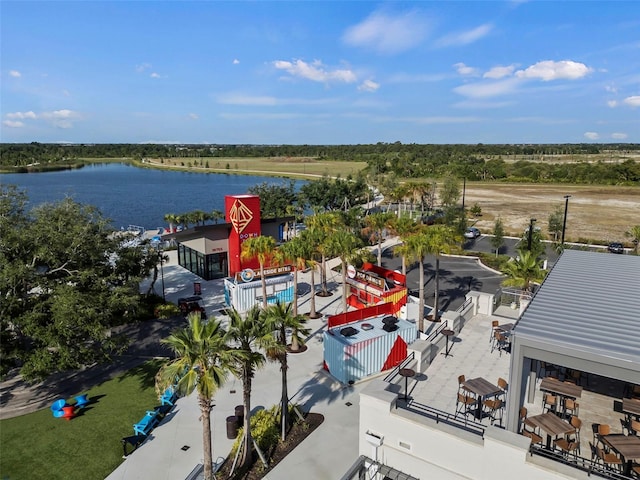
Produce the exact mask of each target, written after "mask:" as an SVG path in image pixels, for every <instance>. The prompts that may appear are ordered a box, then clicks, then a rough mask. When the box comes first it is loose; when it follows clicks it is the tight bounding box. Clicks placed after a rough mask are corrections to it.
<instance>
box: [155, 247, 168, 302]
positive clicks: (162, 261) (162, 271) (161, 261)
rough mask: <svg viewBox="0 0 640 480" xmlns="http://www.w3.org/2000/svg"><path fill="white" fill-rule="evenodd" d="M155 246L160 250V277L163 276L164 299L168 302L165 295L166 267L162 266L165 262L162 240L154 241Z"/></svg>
mask: <svg viewBox="0 0 640 480" xmlns="http://www.w3.org/2000/svg"><path fill="white" fill-rule="evenodd" d="M153 246H154V247H155V249H156V250H157V251H158V257H159V258H160V278H161V281H162V301H163V302H166V301H167V299H166V298H165V295H164V268H162V264H163V263H164V256H163V251H162V242H161V241H156V242H153Z"/></svg>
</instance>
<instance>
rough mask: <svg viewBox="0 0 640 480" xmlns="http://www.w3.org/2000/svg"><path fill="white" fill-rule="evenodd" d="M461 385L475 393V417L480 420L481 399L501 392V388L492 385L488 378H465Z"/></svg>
mask: <svg viewBox="0 0 640 480" xmlns="http://www.w3.org/2000/svg"><path fill="white" fill-rule="evenodd" d="M462 385H463V386H464V387H465V388H466V389H467V390H469V391H470V392H471V393H474V394H475V395H476V412H475V417H476V418H477V419H478V420H482V400H484V399H485V398H486V397H491V396H495V395H498V394H499V393H502V389H501V388H500V387H498V386H497V385H494V384H493V383H491V382H490V381H489V380H486V379H485V378H482V377H477V378H472V379H471V380H465V381H464V382H462Z"/></svg>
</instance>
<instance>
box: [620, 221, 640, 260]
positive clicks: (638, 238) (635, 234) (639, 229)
mask: <svg viewBox="0 0 640 480" xmlns="http://www.w3.org/2000/svg"><path fill="white" fill-rule="evenodd" d="M624 234H625V235H626V236H627V237H631V242H632V243H633V253H634V254H636V255H638V243H640V225H634V226H633V227H631V228H630V229H629V231H628V232H624Z"/></svg>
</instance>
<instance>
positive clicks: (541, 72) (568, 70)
mask: <svg viewBox="0 0 640 480" xmlns="http://www.w3.org/2000/svg"><path fill="white" fill-rule="evenodd" d="M589 72H591V68H589V67H587V66H586V65H585V64H584V63H579V62H574V61H572V60H561V61H559V62H554V61H553V60H544V61H542V62H538V63H536V64H534V65H531V66H530V67H528V68H527V69H525V70H518V71H517V72H516V77H518V78H539V79H541V80H543V81H545V82H548V81H550V80H559V79H563V80H576V79H578V78H582V77H584V76H585V75H587V74H588V73H589Z"/></svg>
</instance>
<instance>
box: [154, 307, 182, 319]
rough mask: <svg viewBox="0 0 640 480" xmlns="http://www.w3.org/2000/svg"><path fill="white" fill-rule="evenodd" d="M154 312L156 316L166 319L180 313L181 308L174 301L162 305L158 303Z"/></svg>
mask: <svg viewBox="0 0 640 480" xmlns="http://www.w3.org/2000/svg"><path fill="white" fill-rule="evenodd" d="M153 313H154V314H155V316H156V318H160V319H165V318H169V317H173V316H175V315H178V314H179V313H180V309H179V308H178V307H177V306H176V305H174V304H173V303H164V304H162V305H158V306H157V307H156V308H155V309H154V311H153Z"/></svg>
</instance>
